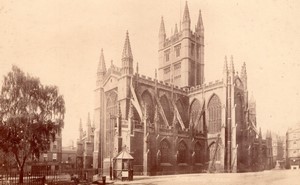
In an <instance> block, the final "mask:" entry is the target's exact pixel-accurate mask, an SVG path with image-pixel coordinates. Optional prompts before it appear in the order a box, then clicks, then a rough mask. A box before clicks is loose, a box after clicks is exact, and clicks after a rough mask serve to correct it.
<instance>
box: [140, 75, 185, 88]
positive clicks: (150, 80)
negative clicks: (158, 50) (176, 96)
mask: <svg viewBox="0 0 300 185" xmlns="http://www.w3.org/2000/svg"><path fill="white" fill-rule="evenodd" d="M135 77H136V78H138V79H139V81H140V82H142V83H147V84H149V85H152V86H155V83H156V84H157V85H158V87H159V88H165V89H168V90H171V89H173V90H175V91H177V92H179V93H187V88H180V87H178V86H177V85H176V86H175V85H172V84H170V83H167V82H163V81H158V80H157V79H153V78H151V77H147V76H145V75H140V74H138V73H135Z"/></svg>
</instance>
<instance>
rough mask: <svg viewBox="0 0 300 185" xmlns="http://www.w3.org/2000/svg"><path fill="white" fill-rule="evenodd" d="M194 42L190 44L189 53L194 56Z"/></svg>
mask: <svg viewBox="0 0 300 185" xmlns="http://www.w3.org/2000/svg"><path fill="white" fill-rule="evenodd" d="M194 50H195V44H194V43H192V44H191V55H192V56H194Z"/></svg>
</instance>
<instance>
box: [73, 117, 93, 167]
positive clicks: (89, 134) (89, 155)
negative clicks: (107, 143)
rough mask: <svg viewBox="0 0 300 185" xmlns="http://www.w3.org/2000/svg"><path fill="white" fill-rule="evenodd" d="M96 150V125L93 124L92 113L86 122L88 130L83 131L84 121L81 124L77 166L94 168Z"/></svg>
mask: <svg viewBox="0 0 300 185" xmlns="http://www.w3.org/2000/svg"><path fill="white" fill-rule="evenodd" d="M93 151H94V126H92V124H91V119H90V113H89V114H88V119H87V122H86V130H85V131H83V128H82V123H81V120H80V124H79V139H78V140H77V159H76V167H77V168H83V169H89V168H93Z"/></svg>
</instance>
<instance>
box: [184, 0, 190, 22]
mask: <svg viewBox="0 0 300 185" xmlns="http://www.w3.org/2000/svg"><path fill="white" fill-rule="evenodd" d="M182 22H191V18H190V12H189V7H188V3H187V1H186V2H185V7H184V12H183V19H182Z"/></svg>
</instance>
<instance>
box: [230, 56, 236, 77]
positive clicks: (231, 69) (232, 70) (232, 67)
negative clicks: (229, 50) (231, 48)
mask: <svg viewBox="0 0 300 185" xmlns="http://www.w3.org/2000/svg"><path fill="white" fill-rule="evenodd" d="M229 71H230V72H231V73H233V74H235V71H234V63H233V56H232V55H231V57H230V68H229Z"/></svg>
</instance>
